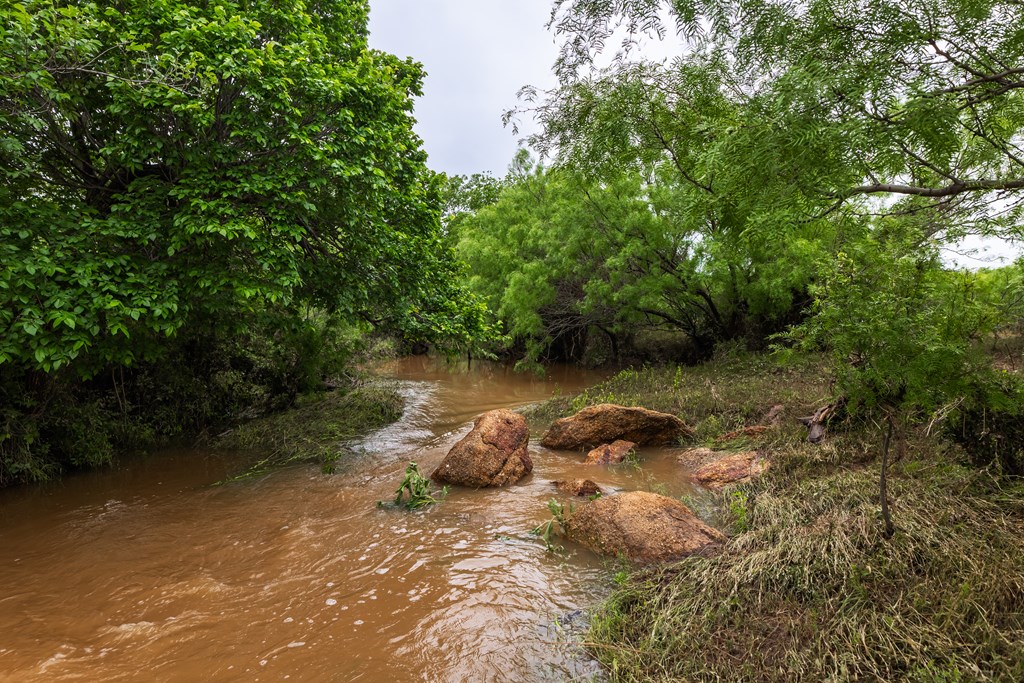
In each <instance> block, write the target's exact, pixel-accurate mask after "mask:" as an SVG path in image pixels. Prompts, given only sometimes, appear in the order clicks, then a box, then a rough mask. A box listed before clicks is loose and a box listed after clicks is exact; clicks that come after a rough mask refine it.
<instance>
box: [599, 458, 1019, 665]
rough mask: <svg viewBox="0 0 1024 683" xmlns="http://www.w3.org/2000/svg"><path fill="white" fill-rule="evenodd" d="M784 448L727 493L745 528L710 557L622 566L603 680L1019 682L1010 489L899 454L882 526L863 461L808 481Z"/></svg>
mask: <svg viewBox="0 0 1024 683" xmlns="http://www.w3.org/2000/svg"><path fill="white" fill-rule="evenodd" d="M792 456H793V461H792V462H789V463H781V465H782V466H780V467H779V468H777V469H776V470H775V471H773V473H770V474H769V475H766V476H765V477H764V478H762V479H761V480H758V481H756V482H754V483H752V484H749V485H746V486H744V487H742V491H743V493H744V494H745V496H742V497H737V496H735V495H733V496H732V497H731V499H732V501H733V508H734V510H733V511H734V514H739V515H741V516H742V517H743V522H744V526H745V527H746V529H747V530H746V531H745V532H743V533H740V534H739V535H737V536H736V537H735V538H733V539H732V540H731V541H730V542H729V544H728V545H727V547H726V549H725V550H724V552H723V553H722V554H720V555H718V556H716V557H712V558H691V559H688V560H684V561H682V562H680V563H677V564H674V565H669V566H666V567H663V568H661V569H656V570H648V571H643V572H638V573H636V574H633V575H632V576H631V577H630V579H629V580H627V581H626V583H625V584H624V585H623V586H622V587H621V588H620V589H619V590H618V591H617V592H616V593H615V595H613V597H612V598H611V599H610V600H609V602H608V603H606V605H605V606H604V607H603V608H602V609H601V610H600V611H599V612H598V614H597V615H596V617H595V619H594V621H593V625H592V629H591V633H590V634H589V643H588V645H589V647H590V649H591V650H592V651H593V652H594V654H595V655H596V656H597V657H598V658H599V659H600V660H601V662H602V663H603V664H605V665H606V667H607V668H608V670H609V671H610V672H611V673H612V675H613V677H614V678H615V679H616V680H622V681H641V680H643V681H648V680H687V681H689V680H694V681H703V680H708V681H710V680H730V681H734V680H735V681H774V680H778V681H792V680H807V681H825V680H835V681H848V680H858V681H862V680H863V681H872V680H874V681H895V680H908V681H967V680H971V681H973V680H1005V681H1011V680H1012V681H1019V680H1024V486H1021V485H1019V484H1018V485H1014V486H1008V485H1007V484H1005V482H1000V480H998V479H996V478H994V477H993V476H991V475H990V474H988V473H987V472H984V471H982V472H979V471H976V470H968V469H965V468H962V467H959V466H955V465H943V464H941V463H939V462H937V461H935V460H912V461H907V462H906V463H904V464H903V465H902V466H898V467H896V468H895V469H894V471H893V472H892V477H891V479H890V496H891V500H892V503H893V515H894V520H895V522H896V527H897V531H896V534H895V535H894V536H893V537H892V538H889V539H886V538H884V537H883V525H882V522H881V519H880V513H879V501H878V474H879V471H878V469H877V467H876V466H874V465H870V466H867V467H858V468H857V469H852V470H851V469H844V468H838V467H832V468H827V467H826V468H824V469H826V470H829V469H830V470H831V471H830V472H828V473H827V474H824V475H822V476H817V477H811V478H808V477H807V476H806V475H807V473H808V462H807V461H806V460H802V459H801V458H799V457H798V456H797V454H795V453H794V454H792ZM819 467H820V466H819ZM738 500H739V501H742V505H743V506H744V509H743V510H739V511H737V510H735V505H736V501H738Z"/></svg>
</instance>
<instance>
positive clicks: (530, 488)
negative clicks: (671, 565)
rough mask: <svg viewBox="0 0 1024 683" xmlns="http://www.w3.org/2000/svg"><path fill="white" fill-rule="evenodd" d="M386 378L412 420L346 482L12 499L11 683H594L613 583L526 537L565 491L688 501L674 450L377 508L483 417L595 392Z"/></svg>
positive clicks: (550, 469)
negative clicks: (604, 601) (413, 466)
mask: <svg viewBox="0 0 1024 683" xmlns="http://www.w3.org/2000/svg"><path fill="white" fill-rule="evenodd" d="M381 373H382V374H384V375H388V376H391V377H393V378H395V379H396V381H398V382H399V386H400V389H401V391H402V393H403V394H404V396H405V399H406V410H405V413H404V415H403V417H402V419H401V420H400V421H399V422H397V423H395V424H393V425H391V426H389V427H387V428H385V429H383V430H381V431H379V432H376V433H374V434H372V435H370V436H369V437H367V438H366V439H365V440H363V441H362V442H361V443H359V444H357V446H356V448H357V450H358V451H359V452H360V455H359V456H358V457H356V458H354V460H353V462H352V463H351V464H350V465H349V466H348V467H346V468H345V471H344V472H343V473H341V474H335V475H324V474H321V473H320V472H319V470H318V469H316V468H314V467H292V468H288V469H284V470H281V471H278V472H274V473H272V474H270V475H268V476H266V477H263V478H260V479H258V480H255V481H245V482H241V483H236V484H229V485H224V486H211V484H212V483H214V482H217V481H219V480H221V479H222V478H224V477H225V476H226V475H228V474H231V473H233V472H237V471H238V470H239V469H240V468H242V467H244V465H245V463H246V462H249V461H251V460H252V459H253V457H254V456H253V454H239V453H223V452H217V451H208V450H187V451H184V450H183V451H170V452H163V453H159V454H154V455H151V456H143V457H135V458H131V459H127V460H125V461H124V462H122V463H121V464H119V465H118V466H116V467H114V468H111V469H109V470H106V471H103V472H96V473H90V474H84V475H80V476H74V477H70V478H68V479H65V480H64V481H62V482H59V483H56V484H53V485H48V486H43V487H34V488H23V489H16V490H12V491H5V492H2V493H0V680H2V681H199V680H218V681H233V680H245V681H249V680H261V681H279V680H314V681H320V680H324V681H385V682H388V683H394V682H396V681H405V680H422V681H524V682H525V681H545V680H551V681H564V680H599V679H600V674H599V673H598V671H597V667H596V665H595V664H594V663H593V662H592V661H590V660H589V659H588V658H587V657H586V656H585V654H583V653H582V652H580V651H579V650H578V648H576V647H574V646H572V644H571V642H572V639H573V636H574V635H578V633H579V629H580V628H581V624H582V617H581V616H580V615H581V612H580V611H581V610H586V609H587V608H589V607H591V606H593V605H594V604H595V603H597V602H598V601H600V599H601V598H602V597H604V596H605V595H606V594H607V592H608V591H609V589H610V585H611V576H612V574H613V573H614V571H615V569H616V568H615V566H614V565H613V564H610V563H608V562H607V561H604V560H602V559H601V558H598V557H597V556H595V555H594V554H592V553H590V552H589V551H587V550H585V549H583V548H579V547H575V546H573V545H572V544H566V545H565V547H564V548H563V549H562V551H561V552H555V553H552V552H547V551H546V550H545V547H544V544H543V542H541V541H540V540H539V539H537V538H536V537H533V536H531V535H530V534H529V531H530V529H531V528H533V527H534V526H536V525H537V524H539V523H540V522H543V521H545V520H546V519H549V518H550V513H548V511H547V510H546V507H545V504H546V502H547V501H548V500H549V499H551V498H552V497H561V498H562V499H563V500H564V496H561V494H558V496H556V494H555V490H554V487H553V486H552V484H551V482H552V480H556V479H564V478H575V477H588V478H591V479H593V480H594V481H596V482H597V483H598V484H600V485H601V486H602V488H605V489H606V490H615V489H624V490H632V489H652V488H656V489H657V490H659V491H661V492H664V493H669V494H671V495H680V494H683V493H687V492H689V484H688V480H687V476H686V473H685V472H683V471H682V470H681V469H680V468H679V467H678V465H676V464H675V457H674V456H675V453H674V451H673V450H672V449H641V450H640V453H639V454H640V459H641V465H640V467H639V468H637V467H630V466H618V467H612V468H606V467H588V466H584V465H582V464H580V462H581V460H582V456H577V455H573V454H568V453H560V452H552V451H547V450H545V449H543V448H541V447H540V446H538V445H536V444H535V443H534V442H533V440H531V445H530V451H531V455H532V457H533V461H534V465H535V469H534V472H533V474H532V475H530V476H529V477H527V478H526V479H524V480H523V481H522V482H520V483H519V484H517V485H514V486H511V487H508V488H505V489H487V490H479V491H476V490H467V489H454V490H452V491H451V493H450V494H449V495H448V497H447V498H446V499H445V500H444V501H443V502H442V503H441V504H440V505H437V506H434V507H432V508H429V509H427V510H424V511H420V512H413V513H409V512H405V511H401V510H396V509H386V508H384V509H382V508H378V507H377V505H376V503H377V501H379V500H387V499H390V498H392V497H393V495H394V489H395V488H396V487H397V486H398V483H399V482H400V481H401V479H402V475H403V471H404V469H405V467H406V464H407V463H408V461H409V460H410V459H415V460H417V461H418V462H419V463H420V467H421V470H422V471H423V472H424V473H429V472H431V471H433V469H434V468H435V467H436V466H437V464H438V463H439V462H440V461H441V458H442V457H443V456H444V454H445V453H447V451H448V449H449V448H450V447H451V445H452V444H453V443H455V441H457V440H458V439H459V438H461V437H462V436H463V435H465V434H466V433H467V432H468V430H469V428H470V421H471V420H472V419H473V417H475V416H476V415H478V414H479V413H481V412H483V411H485V410H490V409H493V408H504V407H508V408H517V407H520V406H523V405H526V404H528V403H531V402H535V401H539V400H542V399H545V398H547V397H549V396H551V395H552V394H553V393H554V392H558V391H560V392H562V393H565V394H567V393H572V392H576V391H578V390H580V389H582V388H583V387H585V386H587V385H589V384H592V383H594V382H596V381H597V380H598V379H600V376H599V375H595V374H594V373H587V372H584V371H580V370H574V369H569V368H562V369H558V368H555V369H552V371H551V372H549V374H548V376H547V378H545V379H543V380H542V379H537V378H536V377H533V376H531V375H525V374H517V373H514V372H512V371H510V370H508V369H507V368H504V367H502V366H497V365H492V364H486V363H474V364H473V365H472V367H469V368H468V367H466V366H465V364H463V365H461V366H449V365H447V364H445V363H442V362H440V361H436V360H432V359H428V358H426V357H414V358H408V359H403V360H401V361H397V362H395V363H392V364H390V365H388V366H386V367H384V368H382V369H381ZM535 436H538V435H535ZM257 455H258V454H257Z"/></svg>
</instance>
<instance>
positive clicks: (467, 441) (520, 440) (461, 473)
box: [430, 409, 533, 488]
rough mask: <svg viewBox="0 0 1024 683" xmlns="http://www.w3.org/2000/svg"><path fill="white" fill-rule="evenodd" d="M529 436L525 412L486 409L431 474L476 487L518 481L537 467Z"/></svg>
mask: <svg viewBox="0 0 1024 683" xmlns="http://www.w3.org/2000/svg"><path fill="white" fill-rule="evenodd" d="M529 439H530V432H529V429H528V428H527V426H526V418H524V417H523V416H522V415H519V414H518V413H513V412H512V411H511V410H504V409H502V410H492V411H490V412H486V413H484V414H483V415H481V416H479V417H478V418H476V420H475V421H474V422H473V429H472V431H470V432H469V434H467V435H466V436H465V437H464V438H463V439H462V440H461V441H459V442H458V443H457V444H455V445H454V446H452V449H451V450H450V451H448V455H446V456H445V458H444V460H442V461H441V464H440V465H438V467H437V469H436V470H434V473H433V474H431V475H430V478H431V479H433V480H434V481H439V482H442V483H448V484H456V485H458V486H472V487H474V488H483V487H485V486H506V485H508V484H514V483H515V482H517V481H519V480H520V479H522V478H523V477H525V476H526V475H527V474H529V473H530V472H531V471H532V470H533V461H532V460H531V459H530V454H529V452H528V451H527V445H528V443H529Z"/></svg>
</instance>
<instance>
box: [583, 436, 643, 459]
mask: <svg viewBox="0 0 1024 683" xmlns="http://www.w3.org/2000/svg"><path fill="white" fill-rule="evenodd" d="M635 447H636V444H635V443H633V442H632V441H622V440H621V439H620V440H618V441H614V442H612V443H607V444H605V445H603V446H598V447H597V448H595V449H594V450H592V451H590V452H589V453H587V459H586V461H585V462H584V463H583V464H584V465H617V464H619V463H620V462H622V461H623V460H625V459H626V456H627V455H629V452H630V451H632V450H633V448H635Z"/></svg>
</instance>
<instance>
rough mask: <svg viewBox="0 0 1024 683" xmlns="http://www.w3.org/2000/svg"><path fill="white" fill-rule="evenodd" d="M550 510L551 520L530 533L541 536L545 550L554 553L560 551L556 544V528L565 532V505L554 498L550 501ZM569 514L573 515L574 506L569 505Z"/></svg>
mask: <svg viewBox="0 0 1024 683" xmlns="http://www.w3.org/2000/svg"><path fill="white" fill-rule="evenodd" d="M548 510H549V511H550V512H551V519H549V520H548V521H546V522H543V523H541V524H540V525H538V526H537V527H535V528H534V529H533V531H531V532H530V533H531V534H533V535H534V536H540V537H541V539H543V541H544V548H545V549H546V550H547V551H548V552H553V551H555V550H557V549H558V545H557V544H556V543H555V542H554V539H555V536H556V533H557V531H556V528H555V527H556V526H557V527H558V529H560V530H561V531H562V532H563V533H564V532H565V515H566V514H567V513H566V509H565V505H563V504H562V503H559V502H558V501H557V500H555V499H554V498H552V499H551V500H549V501H548ZM568 512H569V513H572V504H570V505H569V510H568Z"/></svg>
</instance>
